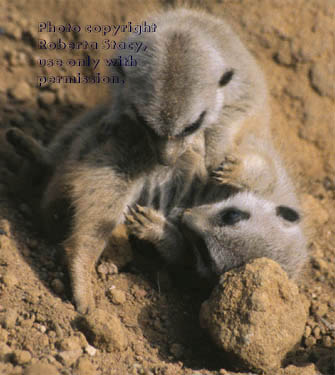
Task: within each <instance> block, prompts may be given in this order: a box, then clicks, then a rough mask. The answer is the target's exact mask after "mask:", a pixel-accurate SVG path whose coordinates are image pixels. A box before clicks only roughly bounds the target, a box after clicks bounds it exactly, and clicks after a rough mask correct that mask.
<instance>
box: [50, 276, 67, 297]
mask: <svg viewBox="0 0 335 375" xmlns="http://www.w3.org/2000/svg"><path fill="white" fill-rule="evenodd" d="M51 287H52V289H53V291H54V292H55V293H56V294H62V293H63V292H64V289H65V287H64V283H63V281H62V280H60V279H53V280H52V282H51Z"/></svg>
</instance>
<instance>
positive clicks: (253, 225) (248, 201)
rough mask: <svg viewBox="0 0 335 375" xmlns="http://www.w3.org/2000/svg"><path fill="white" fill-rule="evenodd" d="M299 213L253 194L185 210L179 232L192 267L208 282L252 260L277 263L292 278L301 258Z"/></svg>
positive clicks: (303, 251) (303, 248)
mask: <svg viewBox="0 0 335 375" xmlns="http://www.w3.org/2000/svg"><path fill="white" fill-rule="evenodd" d="M300 220H301V219H300V214H299V212H298V211H297V210H296V209H294V208H291V207H287V206H276V205H275V204H274V203H273V202H270V201H266V200H264V199H261V198H258V197H257V196H255V195H254V194H253V193H246V192H243V193H238V194H236V195H235V196H233V197H231V198H229V199H227V200H225V201H222V202H219V203H215V204H211V205H204V206H199V207H195V208H192V209H189V210H186V211H185V213H184V215H183V218H182V228H183V231H184V232H185V235H186V236H187V237H188V238H189V240H190V242H191V244H192V250H194V252H195V259H196V268H197V271H198V273H199V274H200V275H201V276H203V277H204V278H205V279H210V280H212V281H215V280H217V277H218V276H219V275H220V274H222V273H224V272H226V271H228V270H229V269H231V268H234V267H238V266H240V265H242V264H244V263H246V262H248V261H249V260H251V259H254V258H260V257H267V258H271V259H273V260H275V261H277V262H278V263H279V264H280V265H281V266H282V267H283V269H284V270H285V271H286V272H287V273H288V274H289V276H291V277H293V276H295V275H297V274H298V272H299V270H300V268H301V266H302V265H303V263H304V261H305V259H306V243H305V239H304V235H303V232H302V229H301V226H300V225H299V224H300Z"/></svg>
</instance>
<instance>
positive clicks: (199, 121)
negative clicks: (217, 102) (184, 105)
mask: <svg viewBox="0 0 335 375" xmlns="http://www.w3.org/2000/svg"><path fill="white" fill-rule="evenodd" d="M205 115H206V111H203V112H202V113H201V115H200V116H199V118H198V119H197V121H195V122H194V123H193V124H192V125H190V126H188V127H187V128H185V129H184V130H183V131H182V132H181V133H180V136H182V137H185V136H187V135H190V134H192V133H194V132H195V131H196V130H198V129H199V128H200V126H201V124H202V122H203V120H204V117H205Z"/></svg>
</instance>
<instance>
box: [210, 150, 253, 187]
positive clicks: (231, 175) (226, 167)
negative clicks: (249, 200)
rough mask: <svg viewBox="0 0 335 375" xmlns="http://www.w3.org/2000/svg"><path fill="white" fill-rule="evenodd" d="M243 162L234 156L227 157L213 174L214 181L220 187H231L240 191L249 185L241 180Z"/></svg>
mask: <svg viewBox="0 0 335 375" xmlns="http://www.w3.org/2000/svg"><path fill="white" fill-rule="evenodd" d="M240 170H241V161H240V160H239V159H238V158H236V157H235V156H233V155H226V156H225V158H224V160H223V162H222V163H221V164H220V166H219V167H218V168H217V169H215V170H214V171H213V172H212V178H213V180H214V181H215V182H216V183H218V184H220V185H230V186H233V187H235V188H236V189H239V190H244V189H247V185H246V184H245V183H244V182H242V181H241V180H240V178H239V176H240Z"/></svg>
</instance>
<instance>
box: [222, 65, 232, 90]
mask: <svg viewBox="0 0 335 375" xmlns="http://www.w3.org/2000/svg"><path fill="white" fill-rule="evenodd" d="M233 75H234V70H233V69H232V70H228V71H227V72H225V73H223V75H222V77H221V79H220V82H219V85H220V86H221V87H222V86H226V85H227V84H228V83H229V82H230V81H231V79H232V78H233Z"/></svg>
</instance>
